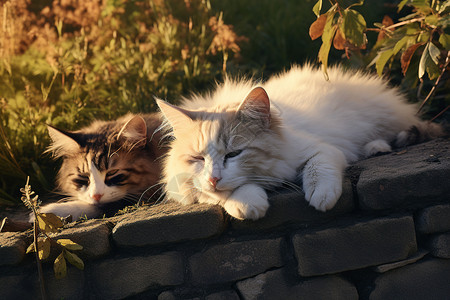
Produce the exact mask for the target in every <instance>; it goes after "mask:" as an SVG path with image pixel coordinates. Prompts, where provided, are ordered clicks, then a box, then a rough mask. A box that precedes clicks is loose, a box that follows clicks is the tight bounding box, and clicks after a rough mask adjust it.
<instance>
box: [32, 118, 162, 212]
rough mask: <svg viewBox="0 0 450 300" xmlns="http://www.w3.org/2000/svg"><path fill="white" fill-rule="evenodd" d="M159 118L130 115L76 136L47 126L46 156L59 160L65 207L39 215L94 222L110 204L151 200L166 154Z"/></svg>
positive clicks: (56, 206) (43, 209) (49, 207)
mask: <svg viewBox="0 0 450 300" xmlns="http://www.w3.org/2000/svg"><path fill="white" fill-rule="evenodd" d="M160 125H161V121H160V118H159V116H158V115H157V114H147V115H144V114H142V115H132V114H128V115H126V116H124V117H121V118H119V119H118V120H116V121H95V122H94V123H92V124H91V125H90V126H88V127H85V128H83V129H80V130H78V131H74V132H68V131H63V130H60V129H56V128H54V127H51V126H49V127H48V131H49V134H50V137H51V139H52V141H53V142H52V144H51V146H50V147H49V149H48V151H50V152H53V154H54V157H55V158H63V161H62V165H61V169H60V170H59V173H58V175H57V185H58V189H59V191H60V192H61V194H63V195H64V196H66V198H65V199H64V200H63V201H64V202H58V203H52V204H48V205H45V206H42V207H41V209H40V211H41V212H44V213H47V212H51V213H54V214H56V215H58V216H61V217H66V216H67V215H72V217H73V219H74V220H76V219H78V218H79V217H87V218H93V217H97V216H99V215H101V214H102V213H103V212H104V208H106V207H107V206H108V205H110V204H111V203H117V202H119V201H125V202H126V203H128V204H129V202H136V201H137V200H138V199H139V198H140V197H141V196H142V195H143V193H144V192H147V193H146V195H151V193H153V192H155V189H153V187H154V186H155V184H157V183H158V181H159V180H160V177H159V176H160V173H161V167H160V161H159V159H158V158H159V157H160V156H161V155H163V153H164V149H163V148H162V147H161V145H160V139H161V135H160V134H159V133H158V132H155V131H156V129H157V128H158V127H159V126H160Z"/></svg>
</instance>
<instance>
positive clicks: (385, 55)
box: [375, 49, 394, 76]
mask: <svg viewBox="0 0 450 300" xmlns="http://www.w3.org/2000/svg"><path fill="white" fill-rule="evenodd" d="M392 55H394V49H387V50H384V51H382V52H380V53H379V56H378V58H376V62H375V68H376V69H377V73H378V76H381V75H383V70H384V66H385V65H386V63H387V62H388V61H389V59H390V58H391V57H392Z"/></svg>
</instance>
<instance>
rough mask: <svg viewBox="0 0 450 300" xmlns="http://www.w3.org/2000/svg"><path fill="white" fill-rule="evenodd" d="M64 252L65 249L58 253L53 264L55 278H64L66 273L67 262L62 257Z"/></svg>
mask: <svg viewBox="0 0 450 300" xmlns="http://www.w3.org/2000/svg"><path fill="white" fill-rule="evenodd" d="M64 252H65V251H63V252H61V254H60V255H58V257H57V258H56V259H55V262H54V264H53V271H54V272H55V277H56V278H57V279H61V278H64V277H66V275H67V264H66V260H65V259H64Z"/></svg>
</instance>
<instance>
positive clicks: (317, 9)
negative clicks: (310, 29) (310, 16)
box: [312, 0, 322, 17]
mask: <svg viewBox="0 0 450 300" xmlns="http://www.w3.org/2000/svg"><path fill="white" fill-rule="evenodd" d="M321 10H322V0H319V1H317V3H316V4H315V5H314V7H313V9H312V11H313V12H314V14H315V15H316V16H317V17H319V16H320V11H321Z"/></svg>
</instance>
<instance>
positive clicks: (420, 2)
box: [410, 0, 433, 14]
mask: <svg viewBox="0 0 450 300" xmlns="http://www.w3.org/2000/svg"><path fill="white" fill-rule="evenodd" d="M410 3H411V4H410V5H412V6H413V7H414V8H415V9H416V10H417V11H418V12H421V13H423V14H430V13H432V12H433V10H432V9H431V7H430V1H429V0H411V2H410Z"/></svg>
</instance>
